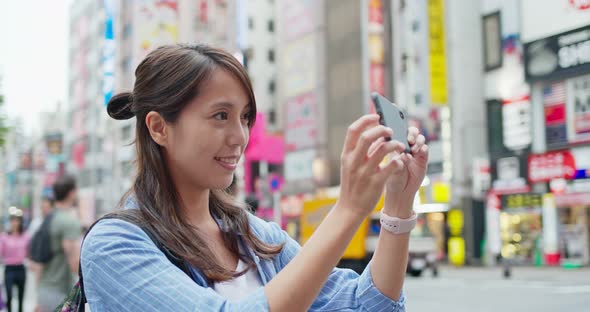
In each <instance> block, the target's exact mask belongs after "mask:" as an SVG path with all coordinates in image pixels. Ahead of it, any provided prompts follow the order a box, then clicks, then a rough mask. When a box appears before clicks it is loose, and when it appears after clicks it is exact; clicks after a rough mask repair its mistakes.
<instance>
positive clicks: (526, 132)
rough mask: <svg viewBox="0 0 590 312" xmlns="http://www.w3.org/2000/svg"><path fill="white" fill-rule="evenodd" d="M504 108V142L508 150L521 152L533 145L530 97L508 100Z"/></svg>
mask: <svg viewBox="0 0 590 312" xmlns="http://www.w3.org/2000/svg"><path fill="white" fill-rule="evenodd" d="M503 104H504V105H503V106H502V128H503V131H502V133H503V141H504V145H505V146H506V148H508V149H510V150H520V149H523V148H526V147H528V146H530V145H531V142H532V141H533V136H532V133H531V102H530V100H529V97H528V96H525V97H522V98H518V99H513V100H506V101H504V103H503Z"/></svg>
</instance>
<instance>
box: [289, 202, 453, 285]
mask: <svg viewBox="0 0 590 312" xmlns="http://www.w3.org/2000/svg"><path fill="white" fill-rule="evenodd" d="M336 201H337V198H336V197H323V198H314V199H312V200H308V201H305V202H304V203H303V209H302V213H301V216H300V236H299V240H300V243H301V244H302V245H303V244H305V242H306V241H307V240H308V239H309V238H310V237H311V235H312V234H313V232H314V231H315V229H316V228H317V227H318V226H319V225H320V223H321V222H322V220H323V219H324V217H325V216H326V215H327V214H328V212H329V211H330V209H332V207H333V206H334V204H336ZM383 202H384V198H383V196H382V197H381V199H380V200H379V202H378V203H377V205H376V206H375V209H374V210H373V213H372V214H371V215H370V216H369V217H367V219H366V220H365V221H363V223H362V224H361V226H360V228H359V229H358V231H357V232H356V234H355V235H354V237H353V238H352V240H351V242H350V244H349V245H348V247H347V248H346V251H345V252H344V255H343V256H342V259H341V260H340V263H339V264H338V266H339V267H345V268H350V269H353V270H354V271H356V272H358V273H361V272H362V271H363V270H364V268H365V267H366V266H367V264H368V263H369V261H370V260H371V257H372V256H373V253H374V252H375V248H376V246H377V239H378V237H379V231H380V224H379V212H380V211H381V208H383ZM418 206H419V207H414V209H415V210H416V211H417V212H418V213H420V214H419V222H418V225H417V227H416V229H415V230H414V231H412V233H411V234H410V249H409V259H408V267H407V272H408V273H409V274H410V275H412V276H420V275H421V274H422V272H423V271H424V270H425V269H427V268H430V269H431V270H432V274H433V275H434V276H437V275H438V264H437V262H438V260H437V256H436V253H437V250H438V249H439V248H437V238H436V237H438V236H441V235H433V234H434V233H431V229H432V230H434V229H435V228H439V229H438V231H436V232H441V231H443V229H442V228H441V224H443V225H444V221H443V218H444V216H443V214H444V213H446V210H447V209H448V208H446V209H445V208H440V209H432V208H430V207H429V205H423V206H422V205H418ZM439 206H441V207H442V206H445V207H446V205H439ZM427 207H428V208H430V209H426V210H425V209H422V208H427ZM441 222H442V223H441Z"/></svg>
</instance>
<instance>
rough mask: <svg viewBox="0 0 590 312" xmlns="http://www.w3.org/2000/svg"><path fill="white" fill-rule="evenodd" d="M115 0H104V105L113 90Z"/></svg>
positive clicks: (115, 48)
mask: <svg viewBox="0 0 590 312" xmlns="http://www.w3.org/2000/svg"><path fill="white" fill-rule="evenodd" d="M116 7H117V0H104V8H105V14H106V20H105V30H104V49H103V54H102V66H103V77H102V94H103V96H104V105H107V103H108V102H109V100H110V99H111V97H112V96H113V92H114V90H115V53H116V50H117V46H116V41H115V28H114V21H115V9H116Z"/></svg>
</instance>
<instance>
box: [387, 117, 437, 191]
mask: <svg viewBox="0 0 590 312" xmlns="http://www.w3.org/2000/svg"><path fill="white" fill-rule="evenodd" d="M425 142H426V139H425V138H424V136H423V135H421V134H420V132H419V130H418V128H416V127H410V128H408V143H409V144H410V148H411V151H412V153H411V154H409V153H402V154H393V155H392V160H391V161H395V162H397V166H396V168H397V170H396V171H395V172H394V173H393V175H392V176H391V177H389V179H388V180H387V183H386V185H385V188H386V192H387V195H388V197H389V196H390V195H391V196H393V198H398V199H399V198H400V196H401V197H402V198H405V197H408V198H407V199H408V200H413V199H414V195H415V194H416V192H417V191H418V189H419V188H420V185H421V184H422V180H424V177H425V176H426V169H427V168H428V145H426V144H425ZM404 196H405V197H404Z"/></svg>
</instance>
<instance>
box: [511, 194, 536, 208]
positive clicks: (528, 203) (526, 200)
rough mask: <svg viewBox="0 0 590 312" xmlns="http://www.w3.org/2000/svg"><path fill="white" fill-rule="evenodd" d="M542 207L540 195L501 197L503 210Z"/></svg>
mask: <svg viewBox="0 0 590 312" xmlns="http://www.w3.org/2000/svg"><path fill="white" fill-rule="evenodd" d="M542 206H543V195H541V194H531V193H527V194H510V195H504V196H502V208H503V209H519V208H538V207H542Z"/></svg>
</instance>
